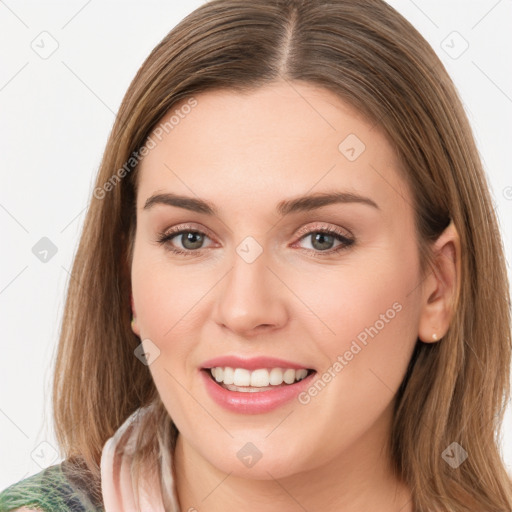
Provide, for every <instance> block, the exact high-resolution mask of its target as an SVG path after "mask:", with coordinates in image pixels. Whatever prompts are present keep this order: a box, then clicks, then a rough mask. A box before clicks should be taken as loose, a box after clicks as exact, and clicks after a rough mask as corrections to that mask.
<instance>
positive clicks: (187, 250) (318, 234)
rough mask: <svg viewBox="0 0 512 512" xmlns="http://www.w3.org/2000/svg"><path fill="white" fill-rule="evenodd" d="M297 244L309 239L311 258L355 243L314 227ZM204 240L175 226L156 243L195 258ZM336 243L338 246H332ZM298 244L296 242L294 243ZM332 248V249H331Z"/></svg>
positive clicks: (198, 233)
mask: <svg viewBox="0 0 512 512" xmlns="http://www.w3.org/2000/svg"><path fill="white" fill-rule="evenodd" d="M297 236H300V239H299V242H300V241H302V240H306V239H308V238H310V240H311V246H312V248H311V249H310V248H304V249H305V250H306V251H307V252H309V253H310V254H312V255H313V256H319V257H322V256H328V255H332V254H333V253H337V252H339V251H342V250H344V249H347V248H348V247H350V246H351V245H353V244H354V243H355V240H354V238H352V237H350V236H349V235H348V234H347V233H344V232H343V231H341V230H340V229H338V228H330V227H325V226H319V227H318V226H315V227H314V228H313V229H311V228H309V229H303V230H301V231H299V233H298V235H297ZM175 239H176V240H177V241H178V242H179V243H180V244H181V247H176V246H175V245H174V243H175V242H173V241H174V240H175ZM206 239H210V237H209V236H208V235H207V234H206V233H204V232H203V231H201V230H199V229H197V228H195V227H191V226H184V225H181V226H177V227H175V228H172V229H171V230H170V231H166V232H164V233H161V234H160V235H159V236H158V238H157V242H158V243H159V244H161V245H165V246H166V248H167V250H169V251H171V252H173V253H175V254H180V255H184V256H197V255H199V254H201V252H202V250H203V249H206V248H207V247H203V244H204V242H205V240H206ZM336 241H337V242H338V245H337V246H336V245H334V244H335V243H336ZM296 243H298V242H296ZM333 246H334V247H333Z"/></svg>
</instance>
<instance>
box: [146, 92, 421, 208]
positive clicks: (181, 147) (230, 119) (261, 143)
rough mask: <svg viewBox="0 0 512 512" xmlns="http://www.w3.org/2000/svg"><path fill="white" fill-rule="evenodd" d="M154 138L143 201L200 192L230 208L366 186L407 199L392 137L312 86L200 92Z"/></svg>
mask: <svg viewBox="0 0 512 512" xmlns="http://www.w3.org/2000/svg"><path fill="white" fill-rule="evenodd" d="M187 105H188V106H187ZM148 145H152V146H153V149H151V150H150V151H149V153H148V154H147V155H146V156H145V157H144V158H143V160H142V162H141V165H140V168H139V171H138V172H140V173H141V175H140V176H139V189H138V197H137V206H138V208H139V209H140V208H142V207H143V205H144V201H145V200H146V199H147V197H149V196H150V195H151V194H154V193H155V192H156V191H173V192H175V193H180V194H187V195H190V196H199V197H201V198H204V199H207V200H210V201H211V202H213V203H215V204H216V205H219V209H222V207H223V205H226V208H228V206H229V209H230V213H231V212H232V211H233V210H236V211H238V212H242V211H246V210H247V208H249V207H250V206H251V205H253V206H255V207H260V206H261V207H262V208H263V207H265V206H266V205H268V206H269V207H270V206H274V205H275V204H276V203H277V202H279V201H280V200H282V199H285V198H287V197H294V196H299V195H303V194H305V193H308V192H309V193H315V192H326V191H330V190H333V189H336V190H340V189H341V190H345V191H348V192H357V193H363V192H364V194H365V195H370V196H372V198H373V199H374V200H375V201H376V202H377V203H378V204H380V205H382V206H383V207H384V208H385V207H386V205H388V206H389V207H393V208H394V209H395V210H396V208H397V206H400V205H399V203H400V202H402V203H409V204H402V205H401V206H402V207H403V208H407V207H408V206H410V202H411V200H410V196H409V194H408V190H407V187H406V184H405V183H404V182H403V181H402V179H401V177H400V174H399V171H398V170H399V162H398V159H397V156H396V154H395V153H394V151H393V150H392V147H391V145H390V144H389V142H388V140H387V139H386V137H385V136H384V135H383V134H382V133H381V132H380V131H379V130H378V129H377V128H376V127H375V126H374V125H373V124H372V123H371V122H368V121H366V120H365V119H364V117H363V116H362V115H360V114H359V113H358V112H357V111H355V110H354V109H353V108H352V107H350V106H349V105H348V104H346V103H344V102H343V101H342V100H341V99H340V98H339V97H338V96H336V95H335V94H334V93H332V92H330V91H327V90H325V89H322V88H318V87H315V86H312V85H309V84H298V83H288V82H280V83H276V84H273V85H268V86H265V87H262V88H260V89H257V90H255V91H253V92H251V93H244V94H241V93H237V92H233V91H226V90H218V91H208V92H204V93H201V94H199V95H197V96H195V97H194V101H193V102H191V101H188V102H187V101H183V102H181V103H179V104H177V105H175V106H174V107H173V108H172V109H171V110H170V111H169V112H168V113H167V114H166V115H165V116H164V117H163V118H162V120H161V121H160V123H159V124H158V125H157V127H156V128H155V130H154V131H153V133H152V135H151V143H150V144H149V141H148Z"/></svg>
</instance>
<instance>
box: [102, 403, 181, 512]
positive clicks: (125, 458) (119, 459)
mask: <svg viewBox="0 0 512 512" xmlns="http://www.w3.org/2000/svg"><path fill="white" fill-rule="evenodd" d="M146 410H147V408H145V409H142V408H141V409H137V410H136V411H135V412H134V413H133V414H132V415H131V416H130V417H129V418H128V419H127V420H126V421H125V422H124V423H123V424H122V425H121V426H120V427H119V428H118V430H117V431H116V432H115V434H114V435H113V436H112V437H111V438H110V439H108V440H107V442H106V443H105V445H104V446H103V450H102V454H101V463H100V467H101V492H102V495H103V503H104V505H105V512H179V506H178V499H177V495H176V490H175V489H174V477H173V478H172V479H171V480H172V483H173V489H172V496H173V501H174V504H173V508H171V509H170V510H168V511H166V510H165V508H164V505H163V501H162V494H161V492H160V486H159V483H158V482H159V474H158V473H159V464H158V461H156V463H155V464H154V466H153V468H152V469H151V470H149V471H146V472H145V473H144V480H143V482H141V483H140V485H139V487H138V488H137V489H135V486H134V485H133V483H132V478H131V473H130V467H131V459H132V458H131V454H132V453H133V450H134V448H135V446H134V439H135V437H136V433H137V427H138V426H139V424H140V423H139V422H138V421H136V420H137V419H138V418H139V415H140V414H144V413H145V412H146ZM125 434H126V436H128V439H127V441H126V445H125V449H124V450H123V453H122V454H121V453H119V450H117V447H118V444H119V442H120V441H121V439H123V440H124V436H125ZM123 444H124V443H123ZM137 494H138V495H139V502H140V504H139V505H137Z"/></svg>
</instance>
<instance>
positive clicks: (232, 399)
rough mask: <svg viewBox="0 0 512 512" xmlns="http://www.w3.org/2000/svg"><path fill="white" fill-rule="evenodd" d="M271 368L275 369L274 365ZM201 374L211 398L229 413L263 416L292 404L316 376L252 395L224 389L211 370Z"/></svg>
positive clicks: (309, 376)
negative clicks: (212, 375) (288, 403)
mask: <svg viewBox="0 0 512 512" xmlns="http://www.w3.org/2000/svg"><path fill="white" fill-rule="evenodd" d="M219 366H221V365H219ZM226 366H229V365H226ZM270 366H271V367H275V366H274V365H273V364H272V365H270ZM265 367H266V366H265V365H263V368H265ZM286 367H289V366H285V368H286ZM237 368H240V366H237ZM258 368H262V366H258ZM199 373H200V374H201V378H202V379H203V382H204V384H205V387H206V391H207V392H208V394H209V395H210V398H211V399H212V400H213V401H214V402H215V403H217V404H218V405H220V406H221V407H224V408H225V409H227V410H228V411H232V412H237V413H239V414H261V413H265V412H269V411H272V410H274V409H276V408H277V407H280V406H281V405H284V404H285V403H287V402H290V401H291V400H293V399H294V398H296V397H297V395H298V394H299V393H300V392H302V391H304V390H305V389H306V388H307V387H308V386H310V385H311V379H312V378H313V377H314V376H315V375H316V372H311V374H309V375H308V376H307V377H306V378H304V379H302V380H299V381H298V382H295V383H294V384H287V385H284V386H276V388H275V389H270V390H268V391H256V392H253V393H251V392H242V391H229V390H227V389H225V388H223V387H222V386H221V385H220V384H219V383H218V382H216V381H215V380H214V379H213V378H212V377H211V373H210V370H201V371H200V372H199Z"/></svg>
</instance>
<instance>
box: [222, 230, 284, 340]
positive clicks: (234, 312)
mask: <svg viewBox="0 0 512 512" xmlns="http://www.w3.org/2000/svg"><path fill="white" fill-rule="evenodd" d="M232 262H233V264H232V268H231V271H230V272H229V273H228V275H227V276H226V279H225V280H224V284H223V286H222V287H221V288H220V290H219V296H218V298H217V307H216V316H217V318H216V320H217V322H218V323H219V324H222V325H224V326H226V327H228V328H230V329H231V330H233V331H237V332H240V333H242V332H244V331H250V330H252V329H254V328H256V327H258V326H261V325H266V326H274V327H277V326H280V325H282V324H283V323H284V321H285V319H286V307H285V304H284V300H285V297H284V295H283V293H284V287H283V286H282V285H280V284H279V280H278V279H277V278H276V277H275V276H274V274H273V272H272V271H270V270H269V268H267V267H268V266H270V265H271V262H270V254H269V253H268V252H267V251H266V250H264V248H263V247H262V246H261V245H260V244H259V243H258V242H257V241H256V240H255V239H254V238H252V237H247V238H246V239H244V240H243V241H242V242H241V243H240V244H239V245H238V246H237V247H236V248H235V253H234V254H233V259H232Z"/></svg>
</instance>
